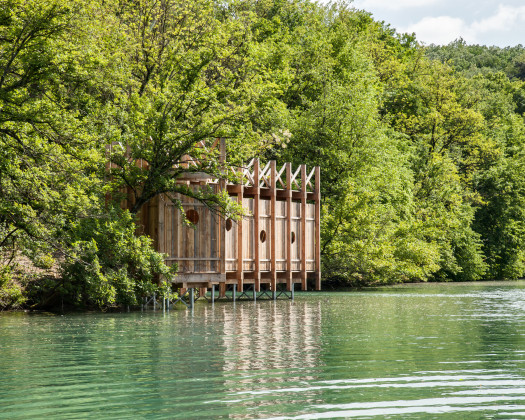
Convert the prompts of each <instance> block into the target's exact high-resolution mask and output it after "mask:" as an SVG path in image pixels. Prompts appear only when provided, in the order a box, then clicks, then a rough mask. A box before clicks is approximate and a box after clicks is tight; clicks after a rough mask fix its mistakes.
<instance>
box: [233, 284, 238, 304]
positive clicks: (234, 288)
mask: <svg viewBox="0 0 525 420" xmlns="http://www.w3.org/2000/svg"><path fill="white" fill-rule="evenodd" d="M236 297H237V285H236V284H234V285H233V293H232V298H233V301H234V302H235V298H236Z"/></svg>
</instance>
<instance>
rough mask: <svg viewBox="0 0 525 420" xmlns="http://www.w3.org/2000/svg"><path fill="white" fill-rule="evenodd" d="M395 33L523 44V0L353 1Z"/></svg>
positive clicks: (427, 40) (438, 40)
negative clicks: (391, 28) (387, 25)
mask: <svg viewBox="0 0 525 420" xmlns="http://www.w3.org/2000/svg"><path fill="white" fill-rule="evenodd" d="M352 5H353V6H354V7H355V8H357V9H364V10H366V11H368V12H371V13H372V15H373V17H374V19H375V20H378V21H385V22H386V23H389V24H390V26H391V27H393V28H395V29H396V30H397V31H398V32H400V33H403V32H408V33H412V32H415V34H416V38H417V39H418V41H419V42H421V43H423V44H425V45H429V44H440V45H442V44H448V43H449V42H452V41H454V40H455V39H458V38H460V37H461V38H463V39H464V40H465V41H466V42H467V43H468V44H483V45H497V46H500V47H506V46H515V45H518V44H522V45H525V0H499V1H498V0H495V1H490V0H354V2H353V3H352Z"/></svg>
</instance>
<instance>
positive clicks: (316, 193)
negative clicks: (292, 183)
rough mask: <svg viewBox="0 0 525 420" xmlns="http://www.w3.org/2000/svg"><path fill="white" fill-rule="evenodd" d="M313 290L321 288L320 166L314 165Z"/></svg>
mask: <svg viewBox="0 0 525 420" xmlns="http://www.w3.org/2000/svg"><path fill="white" fill-rule="evenodd" d="M314 198H315V222H314V223H315V290H321V168H320V167H319V166H316V167H315V188H314Z"/></svg>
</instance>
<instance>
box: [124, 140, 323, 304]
mask: <svg viewBox="0 0 525 420" xmlns="http://www.w3.org/2000/svg"><path fill="white" fill-rule="evenodd" d="M217 146H218V147H219V150H220V153H219V155H220V161H221V163H223V164H224V162H225V153H226V152H225V150H226V147H225V141H224V139H217V141H216V142H215V144H214V145H213V146H212V147H217ZM201 147H205V146H204V144H202V145H201ZM181 165H186V167H190V166H191V165H194V166H197V165H198V161H197V159H196V158H194V157H191V156H188V155H186V156H184V157H183V159H182V163H181ZM223 171H225V172H229V175H233V176H229V177H228V176H225V177H224V178H222V179H213V177H211V176H210V175H208V174H205V173H202V172H193V173H192V172H189V173H188V174H187V176H185V177H182V178H179V179H177V182H179V183H182V184H186V186H187V187H188V188H191V189H193V190H194V191H197V190H198V189H202V188H211V189H212V190H213V191H214V192H220V191H224V190H226V191H227V192H228V194H229V196H230V198H231V199H232V200H234V201H236V202H237V204H239V205H242V207H243V209H244V213H245V215H244V216H243V218H242V220H239V221H234V220H231V219H224V218H223V217H221V216H220V215H218V214H217V213H216V212H214V211H213V209H210V208H209V207H208V206H206V205H205V204H203V203H202V202H200V201H199V200H197V199H194V198H191V197H188V196H184V195H181V194H172V195H170V196H167V195H164V194H163V195H160V196H157V197H155V198H154V199H152V200H151V201H149V202H148V203H147V204H145V205H144V206H143V208H142V210H141V211H140V213H139V217H140V222H141V224H142V225H143V228H142V229H143V231H144V233H146V234H148V235H149V236H150V237H151V238H152V239H153V241H154V245H155V248H156V250H157V251H158V252H161V253H164V254H165V255H166V260H165V261H166V264H167V265H173V264H177V265H178V274H177V276H176V277H175V278H174V280H173V287H174V288H181V289H182V294H184V293H186V290H191V291H192V296H193V289H199V292H200V294H201V295H202V294H203V293H204V294H205V293H206V289H208V288H211V289H212V295H213V294H214V293H215V286H216V285H218V287H219V296H223V297H224V296H226V290H227V288H228V287H229V286H232V285H233V286H234V287H233V290H234V293H235V291H238V292H245V290H246V289H247V286H248V288H249V289H250V290H252V291H253V293H254V295H253V296H254V299H255V296H256V292H260V291H261V285H263V290H269V291H271V292H273V296H274V298H275V293H276V291H277V290H278V287H281V288H283V289H284V288H285V290H286V291H291V292H293V290H294V285H295V284H300V286H301V289H302V290H306V289H307V287H308V281H307V280H308V279H309V278H311V279H312V280H313V281H312V285H313V287H314V288H315V289H316V290H320V289H321V259H320V233H321V231H320V209H321V208H320V199H321V194H320V168H319V167H318V166H316V167H314V168H312V169H310V171H309V172H308V171H307V168H306V165H300V166H299V167H298V168H292V165H291V164H290V163H285V164H284V165H283V166H282V167H280V168H278V167H277V166H276V162H275V161H274V160H272V161H269V162H268V163H266V164H265V165H264V166H263V165H262V164H261V162H260V161H259V160H258V159H253V160H252V161H251V162H250V163H249V164H248V165H246V166H245V167H243V168H233V167H226V165H223ZM225 172H224V173H225ZM227 178H230V179H237V180H238V181H237V182H235V183H233V182H228V181H227V180H226V179H227ZM175 203H180V204H182V209H183V211H184V213H185V216H186V219H187V220H189V221H190V222H191V223H192V225H188V224H187V223H185V222H184V220H183V219H184V218H183V217H182V214H181V212H180V207H179V205H177V204H175ZM130 204H131V203H130ZM292 297H293V293H292ZM192 300H193V297H192Z"/></svg>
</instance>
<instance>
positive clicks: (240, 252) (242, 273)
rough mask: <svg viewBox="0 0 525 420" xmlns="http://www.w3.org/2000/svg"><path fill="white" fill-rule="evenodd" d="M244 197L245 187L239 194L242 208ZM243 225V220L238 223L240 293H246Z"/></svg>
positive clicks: (238, 287)
mask: <svg viewBox="0 0 525 420" xmlns="http://www.w3.org/2000/svg"><path fill="white" fill-rule="evenodd" d="M243 195H244V187H243V186H242V185H241V190H240V192H239V193H237V204H238V205H240V206H242V198H243ZM242 225H243V220H242V217H241V219H240V220H239V221H238V222H237V289H238V290H239V292H243V291H244V267H243V266H244V255H243V240H242Z"/></svg>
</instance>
